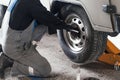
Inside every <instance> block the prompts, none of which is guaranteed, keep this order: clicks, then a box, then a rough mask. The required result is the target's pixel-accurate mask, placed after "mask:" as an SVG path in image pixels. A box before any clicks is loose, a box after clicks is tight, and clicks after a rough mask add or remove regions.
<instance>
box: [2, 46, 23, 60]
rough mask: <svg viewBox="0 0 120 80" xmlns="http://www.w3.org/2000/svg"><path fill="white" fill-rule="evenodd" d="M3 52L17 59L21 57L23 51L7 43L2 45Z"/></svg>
mask: <svg viewBox="0 0 120 80" xmlns="http://www.w3.org/2000/svg"><path fill="white" fill-rule="evenodd" d="M2 48H3V52H4V53H5V54H6V55H7V56H8V57H10V58H12V59H14V60H17V59H18V58H19V57H21V55H22V53H20V52H18V51H17V49H16V48H14V47H13V46H12V45H11V46H10V45H5V46H3V47H2Z"/></svg>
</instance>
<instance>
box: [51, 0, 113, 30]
mask: <svg viewBox="0 0 120 80" xmlns="http://www.w3.org/2000/svg"><path fill="white" fill-rule="evenodd" d="M55 2H60V3H62V4H72V5H75V6H80V7H82V8H83V9H84V10H85V11H86V13H87V15H88V18H89V20H90V22H91V25H92V27H93V29H94V30H98V31H104V32H113V28H112V24H111V18H110V16H109V14H106V13H105V12H103V7H102V6H103V5H104V4H109V0H53V1H52V3H51V6H52V5H53V4H54V3H55ZM98 3H99V4H98ZM62 4H61V5H62ZM51 8H54V7H51ZM97 8H98V9H97ZM96 9H97V10H96ZM98 18H99V19H98Z"/></svg>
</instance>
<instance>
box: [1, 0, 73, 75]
mask: <svg viewBox="0 0 120 80" xmlns="http://www.w3.org/2000/svg"><path fill="white" fill-rule="evenodd" d="M33 20H35V21H36V22H37V25H38V26H37V27H34V29H33V27H31V25H32V23H33ZM40 25H45V26H40ZM46 26H47V27H48V28H50V29H53V30H54V31H56V29H65V30H67V31H71V29H72V30H74V28H73V27H72V26H69V25H67V24H65V23H64V22H63V21H61V20H60V19H59V18H57V17H56V16H54V15H53V14H52V13H50V12H49V11H47V9H46V8H45V7H44V6H43V5H42V4H41V2H40V1H39V0H18V1H17V3H16V5H15V6H14V8H13V10H12V13H11V16H10V21H9V28H8V30H7V32H6V36H5V42H4V43H3V44H2V48H3V52H4V53H5V54H4V53H2V54H1V57H4V56H5V60H4V59H3V60H1V61H2V64H5V63H10V65H7V66H5V68H4V66H3V65H2V66H1V68H2V69H3V68H4V70H5V69H6V68H7V67H11V66H12V64H13V66H12V69H11V73H12V75H13V76H17V75H27V76H28V75H29V76H38V77H48V76H49V75H50V73H51V66H50V64H49V62H48V61H47V60H46V59H45V58H44V57H42V56H41V55H40V54H39V53H38V52H37V50H36V46H37V44H36V43H37V42H38V41H40V39H41V38H42V36H43V35H44V33H45V32H46V30H47V27H46ZM1 61H0V62H1ZM13 61H14V63H13ZM4 70H3V71H4ZM3 71H2V72H3Z"/></svg>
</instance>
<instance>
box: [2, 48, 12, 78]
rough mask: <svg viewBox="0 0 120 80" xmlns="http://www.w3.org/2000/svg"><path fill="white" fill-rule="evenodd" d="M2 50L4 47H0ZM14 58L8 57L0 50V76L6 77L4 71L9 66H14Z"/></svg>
mask: <svg viewBox="0 0 120 80" xmlns="http://www.w3.org/2000/svg"><path fill="white" fill-rule="evenodd" d="M0 50H1V51H2V49H1V48H0ZM12 65H13V60H12V59H10V58H9V57H7V56H6V55H5V54H4V53H3V52H0V78H4V71H5V69H6V68H8V67H12Z"/></svg>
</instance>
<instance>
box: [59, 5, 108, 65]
mask: <svg viewBox="0 0 120 80" xmlns="http://www.w3.org/2000/svg"><path fill="white" fill-rule="evenodd" d="M61 18H62V19H63V20H64V21H65V22H66V23H67V24H69V25H71V26H73V27H76V28H77V29H78V30H79V33H77V34H74V33H71V32H67V31H66V30H58V31H57V35H58V38H59V41H60V45H61V47H62V49H63V51H64V53H65V54H66V55H67V56H68V57H69V58H70V59H71V60H72V61H73V62H76V63H81V64H86V63H90V62H92V61H95V60H96V59H97V58H98V57H99V56H100V55H101V54H102V53H103V51H104V50H105V48H106V42H107V35H106V33H104V32H99V31H94V30H93V29H92V26H91V24H90V21H89V19H88V16H87V14H86V12H85V11H84V9H83V8H81V7H78V6H72V5H69V6H66V7H63V8H62V9H61Z"/></svg>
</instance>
